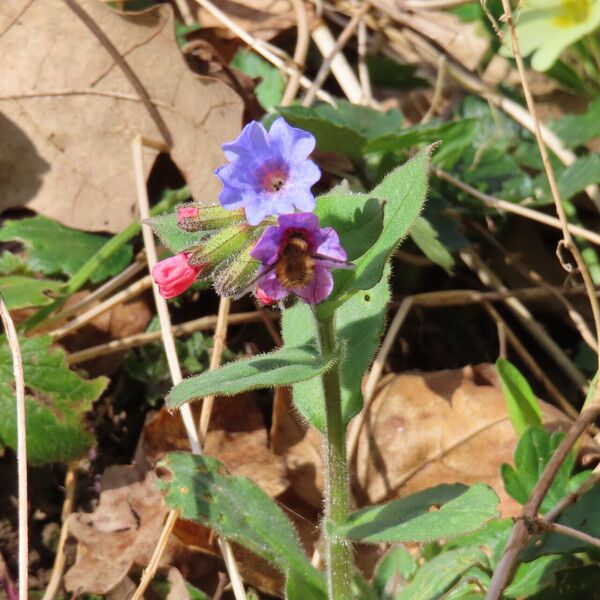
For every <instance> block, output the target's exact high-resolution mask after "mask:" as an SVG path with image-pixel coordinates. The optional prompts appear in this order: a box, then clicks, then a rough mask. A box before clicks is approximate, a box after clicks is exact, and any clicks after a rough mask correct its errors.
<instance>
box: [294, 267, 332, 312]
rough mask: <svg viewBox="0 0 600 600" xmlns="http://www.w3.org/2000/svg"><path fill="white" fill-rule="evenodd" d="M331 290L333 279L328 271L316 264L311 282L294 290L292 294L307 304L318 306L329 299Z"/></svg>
mask: <svg viewBox="0 0 600 600" xmlns="http://www.w3.org/2000/svg"><path fill="white" fill-rule="evenodd" d="M332 290H333V277H332V276H331V273H330V272H329V270H328V269H326V268H325V267H323V266H321V265H319V264H316V265H315V275H314V278H313V280H312V281H311V282H310V283H309V284H308V285H306V286H304V287H301V288H296V289H294V293H295V294H296V295H297V296H299V297H300V298H302V299H303V300H304V301H306V302H308V303H309V304H318V303H319V302H323V300H325V299H326V298H328V297H329V294H331V291H332Z"/></svg>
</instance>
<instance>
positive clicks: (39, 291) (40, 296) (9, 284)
mask: <svg viewBox="0 0 600 600" xmlns="http://www.w3.org/2000/svg"><path fill="white" fill-rule="evenodd" d="M63 285H64V283H63V282H62V281H55V280H52V279H34V278H33V277H24V276H22V275H9V276H8V277H0V293H1V294H2V296H3V297H4V301H5V302H6V305H7V306H8V308H9V310H13V309H17V308H25V307H27V306H44V305H45V304H50V302H52V297H51V296H50V295H49V294H48V292H49V293H50V294H52V293H56V292H58V291H59V290H60V289H61V288H62V287H63Z"/></svg>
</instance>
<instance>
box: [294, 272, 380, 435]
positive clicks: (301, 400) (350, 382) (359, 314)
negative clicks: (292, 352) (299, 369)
mask: <svg viewBox="0 0 600 600" xmlns="http://www.w3.org/2000/svg"><path fill="white" fill-rule="evenodd" d="M389 272H390V269H389V265H388V266H387V268H386V270H385V271H384V276H383V277H382V279H381V281H380V282H379V283H378V284H377V285H376V286H375V287H373V288H371V289H370V290H368V291H361V292H358V293H356V294H354V295H352V296H350V298H349V299H348V300H346V301H345V302H344V303H343V304H341V306H340V307H339V308H338V309H337V310H336V312H335V321H334V323H335V330H336V335H337V339H338V341H339V342H340V343H342V344H343V345H344V355H343V356H342V358H341V361H340V365H339V370H340V382H341V388H342V389H341V392H342V419H343V422H344V423H345V424H347V423H348V422H349V421H350V419H351V418H352V417H353V416H354V415H356V414H357V413H358V412H360V410H361V408H362V405H363V396H362V391H361V385H360V384H361V380H362V378H363V376H364V374H365V372H366V370H367V368H368V366H369V364H370V362H371V360H372V359H373V355H374V354H375V351H376V350H377V348H378V346H379V340H380V338H381V335H382V333H383V328H384V321H385V307H386V305H387V303H388V302H389V300H390V292H389V284H388V278H389ZM282 332H283V339H284V341H285V343H286V344H311V345H315V344H316V339H317V329H316V323H315V318H314V315H313V313H312V310H311V308H310V307H309V306H308V305H307V304H304V303H301V302H297V303H296V304H295V305H293V306H292V307H290V308H286V309H284V311H283V314H282ZM293 391H294V396H293V397H294V404H295V406H296V408H297V409H298V411H299V412H300V414H301V415H302V416H303V417H304V418H305V419H306V420H307V421H308V422H309V423H311V425H313V426H314V427H316V428H317V429H319V430H321V431H324V429H325V399H324V394H323V385H322V383H321V378H320V377H315V378H312V379H309V380H307V381H301V382H299V383H296V384H294V387H293Z"/></svg>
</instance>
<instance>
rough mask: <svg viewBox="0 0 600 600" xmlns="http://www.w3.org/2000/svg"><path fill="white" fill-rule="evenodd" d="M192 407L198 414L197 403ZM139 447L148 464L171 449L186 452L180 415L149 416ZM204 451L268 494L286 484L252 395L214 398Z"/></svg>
mask: <svg viewBox="0 0 600 600" xmlns="http://www.w3.org/2000/svg"><path fill="white" fill-rule="evenodd" d="M194 409H195V410H196V412H197V415H198V414H199V412H198V411H197V406H195V407H194ZM141 447H142V451H143V453H144V455H145V458H146V459H148V460H149V461H150V462H151V463H155V462H156V461H158V460H159V459H160V458H162V457H163V456H164V455H165V454H166V453H167V452H170V451H171V450H183V451H189V449H190V446H189V443H188V439H187V435H186V433H185V429H184V427H183V424H182V421H181V417H180V415H179V414H170V413H169V412H168V411H166V410H165V409H163V410H161V411H160V412H158V413H156V414H155V415H153V416H152V417H150V418H149V419H148V421H147V422H146V425H145V427H144V434H143V438H142V446H141ZM204 452H205V453H206V454H208V455H209V456H214V457H215V458H218V459H219V460H220V461H222V462H223V463H224V464H225V466H226V467H227V468H228V469H229V470H230V471H231V472H232V473H233V474H234V475H242V476H244V477H248V478H249V479H252V481H254V482H255V483H256V484H257V485H258V486H260V487H261V488H262V489H263V490H264V491H265V492H266V493H267V494H269V495H270V496H273V497H274V496H278V495H279V494H281V493H282V492H284V491H285V489H286V488H287V487H288V481H287V479H286V478H285V470H284V466H283V462H282V460H281V459H280V458H279V457H278V456H276V455H275V453H274V452H273V451H272V450H271V449H270V448H269V446H268V434H267V430H266V427H265V423H264V419H263V416H262V413H261V412H260V409H259V408H258V406H257V404H256V400H255V397H254V396H253V395H252V394H241V395H239V396H233V397H231V398H229V397H222V398H221V397H220V398H217V399H216V400H215V403H214V407H213V412H212V415H211V420H210V429H209V431H208V434H207V436H206V439H205V441H204Z"/></svg>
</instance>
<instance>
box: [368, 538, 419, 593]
mask: <svg viewBox="0 0 600 600" xmlns="http://www.w3.org/2000/svg"><path fill="white" fill-rule="evenodd" d="M417 569H418V565H417V563H416V561H415V559H414V557H413V555H412V554H411V553H410V552H409V551H408V550H407V549H406V548H405V547H404V546H395V547H392V548H390V549H389V550H388V551H387V552H386V553H385V554H384V555H383V558H382V559H381V560H380V561H379V562H378V563H377V566H376V567H375V572H374V573H373V588H374V590H375V592H376V593H377V595H378V596H379V597H380V598H383V599H387V598H392V595H391V594H390V593H389V592H388V591H387V590H386V588H387V587H388V585H389V584H390V583H393V580H394V579H396V577H397V576H398V575H399V576H400V577H402V579H404V580H405V581H408V580H409V579H411V578H412V576H413V575H414V574H415V572H416V571H417Z"/></svg>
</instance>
